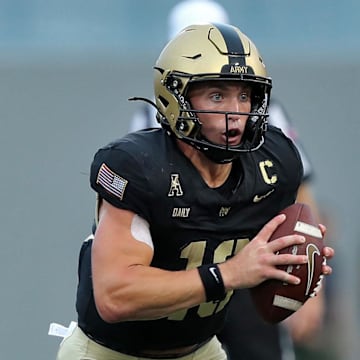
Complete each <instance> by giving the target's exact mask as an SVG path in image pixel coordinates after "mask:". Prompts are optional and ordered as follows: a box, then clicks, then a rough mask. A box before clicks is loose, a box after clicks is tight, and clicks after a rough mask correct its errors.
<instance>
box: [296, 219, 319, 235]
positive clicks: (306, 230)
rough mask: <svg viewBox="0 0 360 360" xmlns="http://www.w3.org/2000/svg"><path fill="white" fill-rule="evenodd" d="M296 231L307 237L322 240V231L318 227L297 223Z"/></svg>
mask: <svg viewBox="0 0 360 360" xmlns="http://www.w3.org/2000/svg"><path fill="white" fill-rule="evenodd" d="M294 230H295V231H297V232H299V233H303V234H305V235H310V236H313V237H316V238H319V239H322V234H321V230H320V229H319V228H318V227H316V226H313V225H310V224H307V223H304V222H302V221H297V222H296V224H295V228H294Z"/></svg>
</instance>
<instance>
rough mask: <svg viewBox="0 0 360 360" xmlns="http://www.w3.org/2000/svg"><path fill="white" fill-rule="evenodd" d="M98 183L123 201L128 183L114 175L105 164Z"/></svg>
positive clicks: (101, 168) (99, 174)
mask: <svg viewBox="0 0 360 360" xmlns="http://www.w3.org/2000/svg"><path fill="white" fill-rule="evenodd" d="M96 183H97V184H99V185H101V186H102V187H103V188H104V189H105V190H106V191H108V192H109V193H110V194H113V195H115V196H117V197H119V198H120V200H122V198H123V196H124V192H125V188H126V185H127V183H128V181H127V180H126V179H124V178H123V177H121V176H120V175H118V174H116V173H114V172H113V171H112V170H111V169H110V168H109V167H108V166H107V165H106V164H105V163H103V164H102V165H101V167H100V170H99V172H98V176H97V179H96Z"/></svg>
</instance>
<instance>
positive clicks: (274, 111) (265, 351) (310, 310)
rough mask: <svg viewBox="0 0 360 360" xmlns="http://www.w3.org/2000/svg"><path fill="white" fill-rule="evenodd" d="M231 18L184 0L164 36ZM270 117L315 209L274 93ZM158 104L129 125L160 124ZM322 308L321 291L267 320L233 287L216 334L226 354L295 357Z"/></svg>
mask: <svg viewBox="0 0 360 360" xmlns="http://www.w3.org/2000/svg"><path fill="white" fill-rule="evenodd" d="M208 22H219V23H230V19H229V16H228V13H227V11H226V10H225V9H224V7H223V6H222V5H220V4H219V3H217V2H215V1H212V0H184V1H181V2H179V3H178V4H177V5H175V6H174V7H173V8H172V10H171V11H170V13H169V16H168V39H169V40H170V39H172V38H173V37H174V36H175V35H176V34H177V33H178V32H179V31H181V30H182V29H183V28H185V27H186V26H187V25H189V24H193V23H197V24H201V23H208ZM269 114H270V116H269V119H268V120H269V123H270V124H272V125H274V126H277V127H279V128H281V129H282V130H283V132H284V133H285V134H286V135H287V136H288V137H290V138H291V139H292V140H293V141H294V142H295V144H296V145H297V148H298V150H299V152H300V155H301V158H302V162H303V166H304V178H303V182H302V185H301V186H300V188H299V193H298V198H297V201H298V202H304V203H307V204H309V205H310V206H311V207H312V209H313V211H314V212H315V213H316V214H319V212H318V208H317V205H316V202H315V200H314V197H313V195H312V192H311V185H310V180H311V177H312V175H313V173H312V167H311V163H310V161H309V159H308V157H307V155H306V153H305V152H304V149H303V147H302V145H301V143H300V141H299V139H298V137H297V132H296V130H295V128H294V126H293V124H292V123H291V121H290V119H289V116H288V115H287V113H286V112H285V110H284V108H283V106H282V104H280V102H278V101H276V100H274V99H272V100H271V103H270V107H269ZM159 126H160V124H159V123H158V122H157V120H156V109H155V108H154V107H152V106H150V105H149V104H147V103H145V104H144V105H142V107H140V108H139V109H137V111H136V112H135V114H134V117H133V119H132V121H131V123H130V126H129V131H130V132H132V131H136V130H140V129H143V128H149V127H159ZM324 312H325V299H324V295H323V291H321V292H320V295H318V296H317V297H316V298H313V299H309V300H308V301H307V302H306V304H305V305H304V306H303V307H302V308H301V309H300V310H299V311H297V312H296V313H295V314H294V315H292V316H291V317H290V318H288V319H287V320H286V321H284V322H283V323H282V324H279V325H270V324H267V323H265V322H264V321H263V320H262V319H261V318H260V316H259V315H258V314H257V312H256V310H255V308H254V306H253V303H252V300H251V298H250V294H249V291H248V290H247V289H244V290H237V291H236V292H235V294H234V295H233V297H232V301H231V303H230V306H229V311H228V318H227V323H226V325H225V327H224V329H223V331H222V332H221V333H220V334H218V338H219V339H220V341H221V342H222V344H223V346H224V348H225V349H226V351H227V353H228V357H229V360H239V359H246V360H260V359H261V360H262V359H267V360H294V359H298V358H299V357H298V356H296V354H295V350H294V348H295V349H296V348H302V347H306V346H307V345H308V344H310V343H311V342H312V341H313V340H314V338H316V334H317V333H318V332H319V330H320V329H321V327H322V323H323V318H324Z"/></svg>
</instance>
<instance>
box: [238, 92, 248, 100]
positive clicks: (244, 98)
mask: <svg viewBox="0 0 360 360" xmlns="http://www.w3.org/2000/svg"><path fill="white" fill-rule="evenodd" d="M249 96H250V95H249V94H248V93H241V94H240V96H239V99H240V101H241V102H246V101H248V99H249Z"/></svg>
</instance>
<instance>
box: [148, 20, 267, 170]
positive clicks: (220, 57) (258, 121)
mask: <svg viewBox="0 0 360 360" xmlns="http://www.w3.org/2000/svg"><path fill="white" fill-rule="evenodd" d="M209 80H231V81H234V80H239V81H244V82H246V83H247V84H249V85H250V86H251V87H252V89H253V90H252V99H251V107H252V109H251V112H250V113H247V114H248V115H249V119H248V121H247V124H246V130H245V133H244V136H243V139H242V141H241V144H240V145H238V146H229V145H228V144H226V145H219V144H214V143H212V142H210V141H209V140H207V139H206V138H205V137H204V136H202V134H201V122H200V121H199V118H198V117H197V113H198V112H199V111H196V110H194V109H191V105H190V103H189V101H188V99H187V92H188V89H189V86H191V84H192V83H194V82H199V81H209ZM270 90H271V79H270V78H269V77H268V76H267V73H266V69H265V65H264V63H263V61H262V58H261V56H260V54H259V52H258V50H257V49H256V47H255V45H254V44H253V43H252V41H251V40H250V39H249V38H248V37H247V36H246V35H244V34H243V33H242V32H241V31H240V30H239V29H238V28H236V27H234V26H231V25H225V24H205V25H191V26H188V27H186V28H185V29H184V30H183V31H181V32H180V33H179V34H178V35H177V36H176V37H175V38H174V39H173V40H171V41H170V42H169V43H168V44H167V45H166V46H165V48H164V49H163V51H162V52H161V54H160V56H159V58H158V60H157V61H156V64H155V66H154V92H155V102H156V107H157V110H158V114H157V116H158V120H159V121H160V123H161V125H162V127H163V128H165V129H166V130H168V131H169V132H170V133H171V134H173V135H175V136H176V137H177V138H178V139H181V140H183V141H185V142H186V143H188V144H190V145H192V146H194V147H196V148H197V149H199V150H200V151H202V152H204V153H205V154H206V155H207V156H208V157H209V158H210V159H212V160H213V161H215V162H218V163H224V162H230V161H232V160H234V159H235V158H236V157H238V156H239V155H240V154H241V153H242V152H244V151H246V152H248V151H253V150H256V149H257V148H259V147H260V146H261V144H262V143H263V141H264V139H263V134H264V132H265V130H266V125H267V120H266V118H267V116H268V114H267V107H268V103H269V98H270ZM201 112H204V110H203V111H201ZM205 112H206V111H205ZM209 112H210V111H209ZM227 114H228V113H225V112H224V116H225V117H226V120H227ZM226 122H227V121H226Z"/></svg>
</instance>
